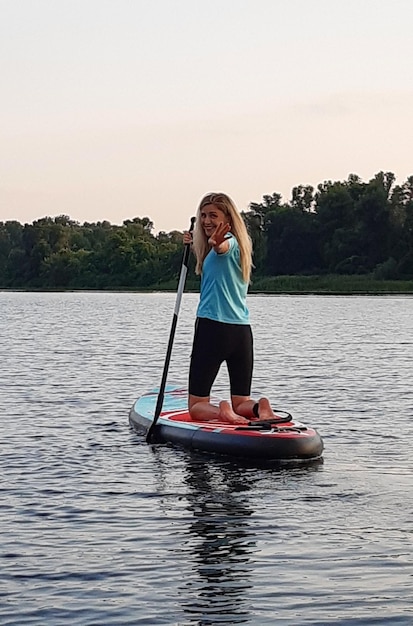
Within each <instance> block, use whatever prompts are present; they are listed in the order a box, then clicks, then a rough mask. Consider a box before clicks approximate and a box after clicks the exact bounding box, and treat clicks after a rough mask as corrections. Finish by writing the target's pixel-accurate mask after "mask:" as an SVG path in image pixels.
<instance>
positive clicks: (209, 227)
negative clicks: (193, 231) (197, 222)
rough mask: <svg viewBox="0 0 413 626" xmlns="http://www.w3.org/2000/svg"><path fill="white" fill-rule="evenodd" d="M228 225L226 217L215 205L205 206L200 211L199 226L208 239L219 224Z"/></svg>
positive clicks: (228, 221)
mask: <svg viewBox="0 0 413 626" xmlns="http://www.w3.org/2000/svg"><path fill="white" fill-rule="evenodd" d="M221 223H222V224H229V223H230V220H229V218H228V216H227V215H226V214H225V213H224V211H222V210H221V209H219V208H218V207H217V206H215V204H206V205H205V206H203V207H202V209H201V224H202V228H203V229H204V232H205V234H206V236H207V237H208V238H209V237H210V236H211V235H212V233H213V232H214V231H215V229H216V227H217V226H218V225H219V224H221Z"/></svg>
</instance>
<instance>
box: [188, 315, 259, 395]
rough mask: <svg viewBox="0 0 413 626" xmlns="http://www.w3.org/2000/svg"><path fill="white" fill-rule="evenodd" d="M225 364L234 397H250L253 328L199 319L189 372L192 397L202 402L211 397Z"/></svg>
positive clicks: (196, 324) (246, 325)
mask: <svg viewBox="0 0 413 626" xmlns="http://www.w3.org/2000/svg"><path fill="white" fill-rule="evenodd" d="M224 361H226V363H227V367H228V374H229V380H230V386H231V395H232V396H249V395H250V393H251V380H252V368H253V340H252V332H251V326H250V325H249V324H224V323H222V322H215V321H213V320H210V319H207V318H205V317H198V318H197V320H196V323H195V335H194V343H193V347H192V354H191V365H190V368H189V393H190V394H191V395H194V396H200V397H202V398H204V397H206V396H209V395H210V393H211V387H212V385H213V383H214V380H215V378H216V376H217V374H218V371H219V368H220V366H221V364H222V363H223V362H224Z"/></svg>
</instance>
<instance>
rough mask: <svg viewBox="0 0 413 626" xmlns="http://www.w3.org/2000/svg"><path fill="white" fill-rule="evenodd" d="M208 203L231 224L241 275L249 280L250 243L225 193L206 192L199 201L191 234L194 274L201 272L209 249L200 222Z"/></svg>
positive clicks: (246, 280)
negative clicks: (194, 262) (237, 248)
mask: <svg viewBox="0 0 413 626" xmlns="http://www.w3.org/2000/svg"><path fill="white" fill-rule="evenodd" d="M208 204H213V205H214V206H215V207H217V208H218V209H221V211H223V213H225V215H226V217H227V218H228V220H229V223H230V225H231V233H232V235H233V236H234V237H235V238H236V240H237V241H238V245H239V250H240V264H241V272H242V277H243V279H244V281H245V282H246V283H249V282H250V278H251V269H252V243H251V238H250V236H249V235H248V231H247V227H246V226H245V223H244V220H243V219H242V217H241V214H240V213H239V211H238V209H237V207H236V206H235V204H234V202H233V201H232V200H231V198H230V197H229V196H227V195H226V194H225V193H208V194H207V195H206V196H204V197H203V198H202V200H201V202H200V203H199V207H198V210H197V213H196V222H195V228H194V234H193V247H192V249H193V251H194V254H195V256H196V267H195V272H196V274H202V266H203V263H204V260H205V257H206V255H207V254H208V252H209V251H210V250H211V246H210V245H209V244H208V237H207V236H206V234H205V232H204V229H203V228H202V224H201V212H202V209H203V208H204V207H205V206H207V205H208Z"/></svg>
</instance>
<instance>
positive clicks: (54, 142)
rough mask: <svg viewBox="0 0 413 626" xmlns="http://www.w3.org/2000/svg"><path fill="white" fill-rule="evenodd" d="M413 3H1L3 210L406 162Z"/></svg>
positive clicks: (404, 169)
mask: <svg viewBox="0 0 413 626" xmlns="http://www.w3.org/2000/svg"><path fill="white" fill-rule="evenodd" d="M412 24H413V1H412V0H208V1H206V0H0V76H1V80H0V221H6V220H17V221H19V222H20V223H31V222H32V221H34V220H36V219H39V218H41V217H45V216H51V217H54V216H57V215H62V214H64V215H68V216H70V217H71V219H73V220H76V221H78V222H80V223H83V222H85V221H87V222H97V221H102V220H108V221H109V222H111V223H113V224H121V223H122V222H123V220H126V219H133V218H134V217H149V218H150V219H151V220H152V222H153V223H154V232H158V231H160V230H163V231H166V232H170V231H172V230H184V229H186V228H188V226H189V220H190V217H191V216H192V215H194V214H195V211H196V207H197V205H198V203H199V201H200V199H201V198H202V196H203V195H204V194H205V193H208V192H210V191H223V192H225V193H227V194H229V195H230V196H231V197H232V198H233V199H234V201H235V202H236V204H237V206H238V208H239V209H240V210H248V207H249V205H250V203H252V202H256V203H258V202H260V201H261V200H262V198H263V196H264V195H270V194H272V193H280V194H282V196H283V199H284V200H285V201H288V200H289V199H290V198H291V191H292V188H293V187H294V186H297V185H300V184H303V185H307V184H309V185H313V186H314V187H317V185H318V184H319V183H322V182H323V181H326V180H346V179H347V178H348V176H349V174H352V173H354V174H357V175H359V176H360V177H361V178H362V179H363V180H365V181H368V180H370V179H371V178H372V177H373V176H374V175H375V174H376V173H378V172H379V171H390V172H393V173H394V174H395V175H396V179H397V182H398V183H399V184H401V183H403V182H404V181H405V180H406V179H407V177H408V176H410V175H412V174H413V149H412V146H413V37H412Z"/></svg>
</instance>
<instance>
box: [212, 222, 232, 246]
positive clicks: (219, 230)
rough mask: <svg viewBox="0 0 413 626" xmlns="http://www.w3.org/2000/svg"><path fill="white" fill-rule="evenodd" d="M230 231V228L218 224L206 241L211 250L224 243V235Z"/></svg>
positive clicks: (227, 225) (221, 223)
mask: <svg viewBox="0 0 413 626" xmlns="http://www.w3.org/2000/svg"><path fill="white" fill-rule="evenodd" d="M230 230H231V226H230V225H229V224H228V223H226V224H224V222H220V223H219V224H218V226H217V227H216V229H215V230H214V232H213V233H212V235H211V236H210V238H209V239H208V243H209V245H210V246H212V247H213V248H218V247H219V246H220V245H221V244H222V243H224V241H225V235H226V234H227V233H229V231H230Z"/></svg>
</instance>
